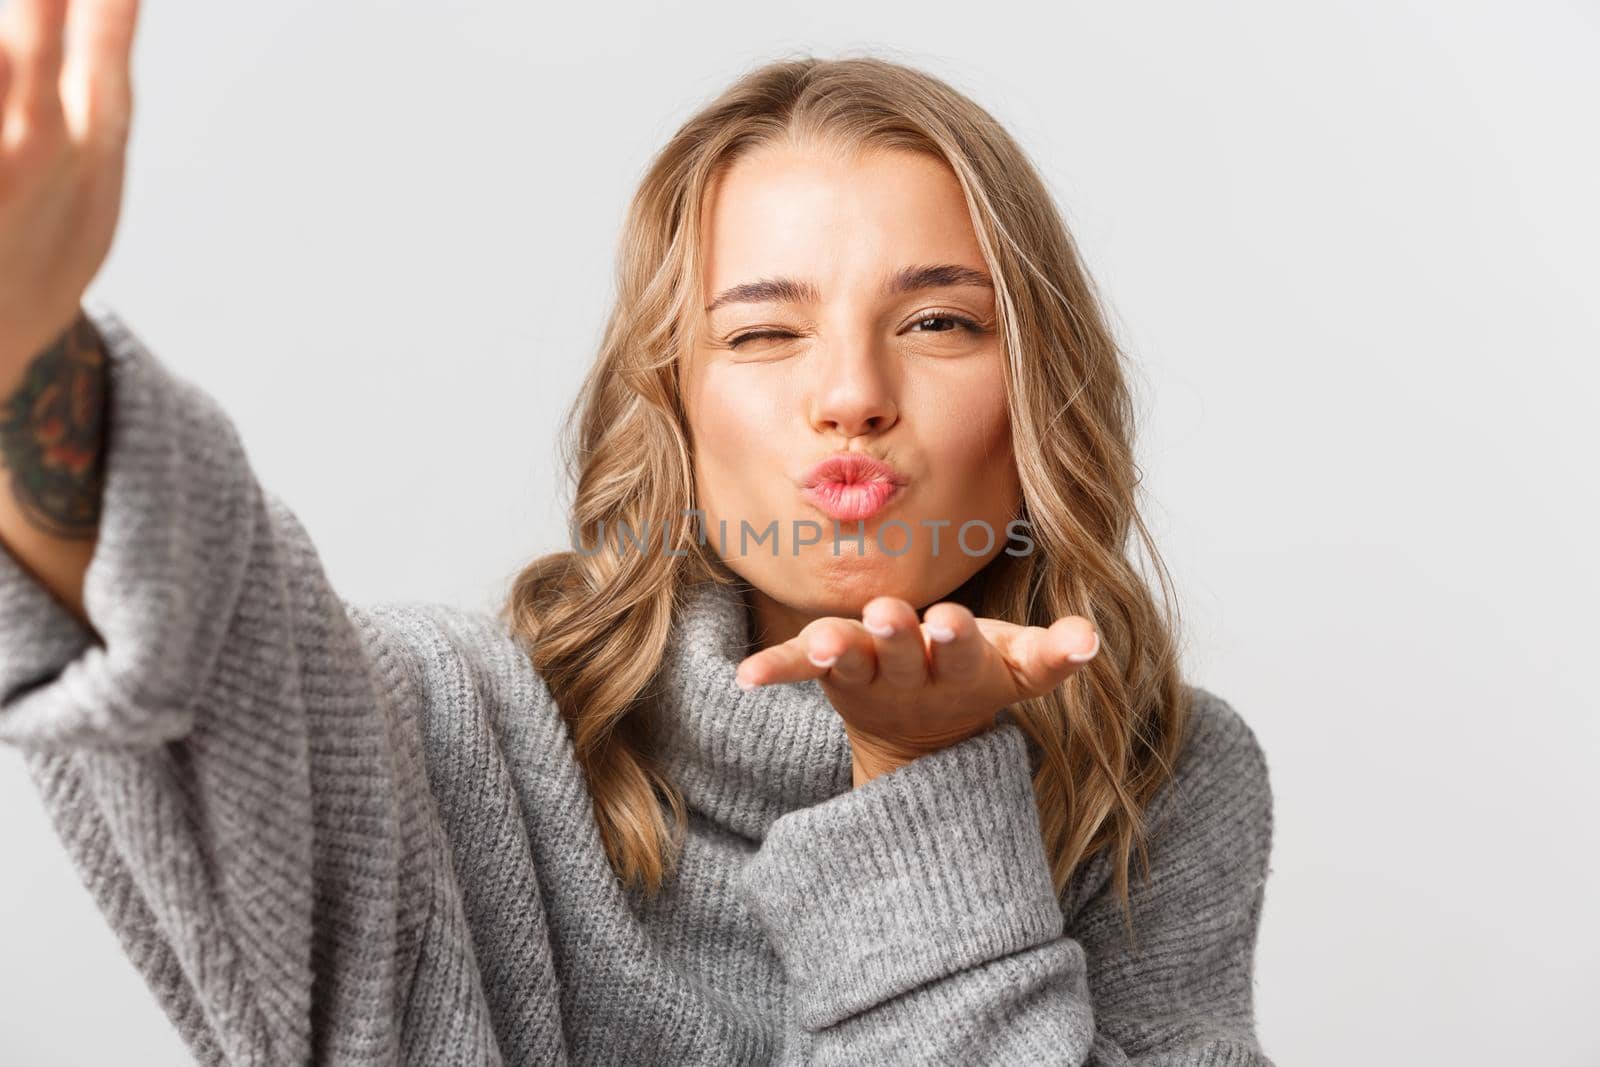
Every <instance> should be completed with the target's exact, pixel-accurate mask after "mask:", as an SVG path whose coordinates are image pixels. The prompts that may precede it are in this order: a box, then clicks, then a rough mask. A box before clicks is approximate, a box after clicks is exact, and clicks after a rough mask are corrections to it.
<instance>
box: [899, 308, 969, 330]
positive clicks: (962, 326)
mask: <svg viewBox="0 0 1600 1067" xmlns="http://www.w3.org/2000/svg"><path fill="white" fill-rule="evenodd" d="M930 322H938V323H944V324H945V325H944V326H942V327H939V328H936V329H932V330H918V331H917V332H918V333H950V332H952V331H955V330H962V331H965V332H967V333H982V332H983V329H982V327H980V326H979V325H978V323H977V320H975V319H970V318H968V317H967V316H965V315H958V314H956V313H955V312H953V311H934V312H930V313H928V314H926V315H923V316H922V317H921V318H919V319H917V320H916V321H915V322H914V323H912V325H913V326H923V325H925V324H927V323H930Z"/></svg>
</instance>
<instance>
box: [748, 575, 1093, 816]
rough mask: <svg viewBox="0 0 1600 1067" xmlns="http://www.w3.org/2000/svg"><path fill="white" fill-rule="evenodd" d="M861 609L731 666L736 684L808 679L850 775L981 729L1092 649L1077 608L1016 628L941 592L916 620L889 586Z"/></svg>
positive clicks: (860, 776)
mask: <svg viewBox="0 0 1600 1067" xmlns="http://www.w3.org/2000/svg"><path fill="white" fill-rule="evenodd" d="M861 615H862V617H861V619H860V620H856V619H847V618H840V617H837V616H828V617H825V618H820V619H815V620H813V621H812V622H810V623H808V624H807V625H806V627H805V628H804V629H803V630H801V631H800V633H798V634H796V635H795V636H794V637H793V638H791V639H789V640H788V641H785V642H783V643H782V644H779V645H774V646H773V647H771V648H767V649H763V650H762V651H760V652H757V653H755V654H754V655H752V656H749V657H747V658H746V659H745V660H744V661H743V662H742V663H740V664H739V670H738V673H737V680H738V682H739V684H740V685H741V686H743V687H745V688H754V687H755V686H760V685H773V684H779V683H786V682H799V681H805V680H806V679H808V678H816V679H818V680H819V681H820V683H821V685H822V688H823V691H824V692H825V693H826V694H827V696H828V700H829V702H830V703H831V704H832V705H833V707H834V709H835V710H836V711H837V712H838V713H839V715H840V717H841V718H842V719H843V720H844V725H845V730H846V732H847V733H848V735H849V737H850V743H851V747H852V750H853V752H854V754H855V762H856V780H857V784H858V785H859V784H860V783H861V782H862V781H863V780H864V779H866V778H871V777H874V776H875V775H877V774H881V773H887V772H888V771H890V770H893V769H894V768H895V767H897V766H900V765H902V764H904V763H907V762H909V761H910V760H912V759H915V758H916V757H917V756H920V755H925V754H927V753H929V752H934V751H938V750H939V749H941V748H945V747H947V746H949V745H952V744H955V743H956V742H958V741H961V740H963V739H965V738H968V737H971V736H973V735H974V734H977V733H981V732H982V731H984V730H986V729H989V728H990V727H992V726H993V725H994V719H995V715H996V713H998V712H999V711H1000V710H1001V709H1002V708H1005V707H1007V706H1008V705H1010V704H1014V703H1016V702H1018V701H1021V700H1026V699H1029V698H1031V697H1036V696H1041V695H1043V694H1045V693H1048V692H1050V691H1052V690H1054V689H1055V688H1056V687H1057V686H1059V685H1061V684H1062V683H1063V682H1065V681H1066V680H1067V679H1068V678H1069V677H1071V675H1072V674H1073V673H1074V672H1075V671H1077V670H1078V669H1079V668H1080V667H1081V666H1082V665H1083V664H1084V663H1086V662H1088V661H1089V660H1090V659H1092V658H1093V657H1094V655H1095V653H1096V652H1098V651H1099V647H1100V635H1099V632H1098V631H1097V630H1096V629H1095V628H1094V624H1093V623H1092V622H1090V621H1089V620H1088V619H1086V618H1084V617H1082V616H1080V615H1068V616H1065V617H1063V618H1060V619H1057V620H1056V621H1055V622H1054V623H1052V624H1051V625H1050V626H1048V627H1042V626H1019V625H1017V624H1015V623H1010V622H1005V621H1002V620H1000V619H988V618H978V617H977V616H975V615H973V613H972V612H971V611H970V610H969V609H967V608H966V607H964V606H962V605H961V604H957V603H954V602H950V601H946V602H942V603H939V604H935V605H933V606H932V607H930V608H928V610H927V611H926V612H925V613H924V617H923V619H922V620H921V621H920V622H919V620H918V618H917V612H916V609H915V608H914V607H912V606H911V604H910V603H908V602H907V601H905V600H901V599H899V598H897V597H889V596H881V597H876V598H874V599H873V600H871V601H870V602H868V604H867V605H866V606H865V607H864V608H863V609H862V613H861Z"/></svg>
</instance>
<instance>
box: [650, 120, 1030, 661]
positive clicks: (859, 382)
mask: <svg viewBox="0 0 1600 1067" xmlns="http://www.w3.org/2000/svg"><path fill="white" fill-rule="evenodd" d="M702 207H703V212H702V217H703V219H704V220H705V228H704V237H703V242H704V243H703V245H702V253H703V256H704V260H703V262H704V264H705V267H704V278H703V296H704V299H703V301H702V302H701V307H702V308H709V309H710V310H708V311H705V312H704V318H703V319H702V322H701V334H702V336H701V338H700V340H699V342H698V344H697V345H696V346H695V348H694V350H693V351H692V352H690V353H688V354H687V355H686V357H685V361H684V364H683V366H682V368H681V371H682V386H683V392H684V398H685V402H686V408H687V416H688V421H689V430H690V437H691V443H692V448H693V454H694V464H695V481H696V490H697V493H698V503H699V506H700V508H701V510H703V511H704V512H705V527H704V529H705V534H706V537H707V539H708V541H709V547H710V548H711V550H712V551H713V552H715V553H716V554H717V555H718V556H719V557H720V558H721V559H722V560H723V561H724V563H726V565H727V566H728V568H729V569H730V570H732V571H734V572H735V573H736V574H738V575H739V576H740V577H741V578H743V579H745V580H746V581H748V582H749V583H750V584H751V585H752V586H753V587H754V589H755V591H756V592H755V603H754V608H755V614H756V621H757V626H758V629H759V631H760V639H759V641H758V646H759V647H767V646H769V645H771V644H775V643H777V642H780V641H783V640H787V639H788V638H789V637H792V636H794V635H795V634H796V633H798V632H799V631H800V629H801V628H802V627H803V626H804V625H805V624H806V623H807V622H809V621H810V620H811V619H814V618H817V617H819V616H822V615H841V616H845V617H859V615H860V611H861V609H862V608H863V607H864V606H865V605H866V603H867V602H868V601H869V600H871V599H872V598H873V597H875V596H881V595H888V596H896V597H901V598H903V599H905V600H907V601H909V602H910V603H911V604H912V605H913V606H914V607H917V608H918V609H921V608H923V607H926V606H927V605H929V604H932V603H935V602H937V601H938V600H940V599H943V598H945V597H946V595H947V594H949V593H950V592H952V591H954V590H955V589H956V588H957V587H959V586H960V585H961V584H962V583H963V582H965V581H966V580H967V579H968V578H970V577H971V576H972V575H973V574H975V573H976V572H977V571H979V570H980V569H982V567H983V566H984V565H985V564H987V563H988V562H989V561H990V560H992V559H994V558H995V557H996V556H998V555H999V554H1000V553H1001V552H1003V551H1004V550H1005V549H1006V547H1007V545H1008V541H1007V523H1009V522H1010V521H1011V520H1012V519H1013V518H1014V517H1015V516H1016V515H1017V512H1018V508H1019V506H1020V500H1021V488H1020V484H1019V481H1018V478H1017V472H1016V462H1015V459H1014V457H1013V454H1012V447H1011V431H1010V420H1009V417H1008V412H1007V408H1006V386H1005V369H1004V358H1005V357H1004V346H1003V343H1002V340H1001V338H1000V337H999V335H998V334H997V332H996V329H995V294H994V290H993V288H992V286H991V285H989V284H987V281H988V278H989V275H988V269H987V267H986V265H985V263H984V260H983V255H982V253H981V250H980V248H979V245H978V240H977V236H976V234H975V233H974V231H973V228H972V223H971V220H970V218H969V215H968V211H967V206H966V201H965V199H964V197H963V195H962V191H961V186H960V184H959V183H958V181H957V179H956V176H955V174H954V173H953V172H952V171H951V170H950V169H949V167H948V165H946V164H945V163H944V162H943V161H941V160H937V159H934V158H932V157H930V156H926V155H923V154H921V153H914V152H909V151H901V150H890V151H876V152H873V153H871V154H867V155H862V156H859V157H856V158H838V157H837V156H835V155H833V154H829V153H825V152H822V151H816V150H806V149H800V148H795V147H792V146H783V147H777V146H772V147H768V148H764V149H762V150H760V151H758V152H756V153H753V154H751V155H748V156H746V157H744V158H742V159H740V160H739V161H738V162H737V163H735V164H734V165H733V166H732V167H731V168H730V169H729V170H728V171H726V172H725V173H724V174H723V175H722V176H721V178H720V179H719V180H718V181H717V182H715V183H714V184H713V185H712V186H711V187H710V188H709V189H708V190H707V192H706V199H705V202H704V204H703V205H702ZM925 268H936V269H934V270H927V269H925ZM756 283H761V284H756ZM845 455H849V456H850V458H852V459H860V458H862V457H866V458H869V459H870V460H875V461H878V462H879V463H881V464H882V465H883V466H879V467H876V468H875V469H874V467H873V465H872V464H871V463H868V464H865V465H862V466H859V467H856V468H854V469H850V468H848V467H847V468H844V469H835V470H834V471H832V472H831V474H830V473H828V472H827V471H823V472H822V474H823V478H822V480H821V481H820V482H818V483H817V484H816V485H814V486H813V487H811V488H809V489H808V488H806V485H807V483H809V482H813V481H814V480H815V478H816V475H817V473H818V472H817V471H816V470H815V468H816V466H817V465H818V464H819V463H820V462H821V461H824V460H827V459H828V458H829V457H835V456H845ZM873 483H876V484H873ZM973 520H979V522H973ZM774 522H775V523H776V526H775V527H772V524H773V523H774ZM742 523H747V524H748V532H746V531H745V528H744V527H742V526H741V524H742ZM964 523H967V524H970V525H969V527H968V529H967V530H966V533H965V535H964V541H958V539H957V535H958V532H959V531H961V529H962V526H963V524H964ZM980 523H981V524H980ZM769 527H772V529H771V530H770V531H769ZM724 531H725V532H724ZM763 534H766V535H767V536H766V539H765V540H764V541H758V540H757V538H758V537H759V536H761V535H763ZM936 535H937V545H935V536H936ZM741 541H742V543H741ZM807 541H814V542H815V543H812V544H806V543H804V542H807ZM1010 544H1011V545H1012V546H1013V547H1015V545H1016V542H1010ZM836 545H837V551H836ZM774 549H776V551H774Z"/></svg>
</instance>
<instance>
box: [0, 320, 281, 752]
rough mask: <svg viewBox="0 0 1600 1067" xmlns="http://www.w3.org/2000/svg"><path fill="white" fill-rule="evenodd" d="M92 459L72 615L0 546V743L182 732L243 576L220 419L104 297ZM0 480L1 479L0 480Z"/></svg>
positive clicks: (240, 462)
mask: <svg viewBox="0 0 1600 1067" xmlns="http://www.w3.org/2000/svg"><path fill="white" fill-rule="evenodd" d="M83 310H84V312H85V313H86V314H87V315H88V316H89V317H90V319H91V321H92V322H93V323H94V325H95V327H96V329H97V330H99V332H100V335H101V337H102V339H103V341H104V344H105V351H106V355H107V364H106V374H107V386H108V396H107V400H106V404H107V409H106V428H105V441H104V446H103V447H104V449H105V474H104V480H103V484H102V506H101V515H100V523H99V530H98V539H97V541H96V544H95V550H94V555H93V557H92V558H91V559H90V561H89V566H88V570H87V571H86V572H85V574H84V589H83V599H84V611H85V613H86V614H87V615H88V617H89V619H90V621H91V622H92V623H93V624H94V630H98V631H99V633H100V635H101V636H102V638H103V639H104V644H101V643H99V642H97V641H95V639H94V631H92V630H90V629H89V628H88V627H86V626H84V625H83V623H82V622H80V621H79V620H78V619H77V617H76V616H74V615H73V614H72V613H71V611H70V610H69V609H68V608H67V606H66V605H65V604H63V603H61V602H60V601H58V600H57V599H56V597H55V595H54V594H53V593H51V592H50V591H49V590H48V589H47V588H46V587H45V586H44V585H43V584H42V583H40V582H39V581H38V580H37V579H36V578H35V577H34V576H33V575H32V574H30V573H28V571H27V570H26V569H25V568H24V567H23V566H22V564H21V562H20V561H18V560H17V559H16V558H15V557H14V556H12V555H11V554H10V552H9V550H4V549H0V552H4V553H5V555H6V556H7V558H6V559H4V560H0V637H3V640H0V742H5V743H10V744H15V745H19V746H22V747H31V748H52V747H62V746H88V747H95V748H106V749H126V748H143V747H147V746H151V745H156V744H160V743H162V742H166V741H171V740H174V739H176V738H179V737H181V736H183V735H184V734H186V733H187V732H188V730H189V729H190V727H191V726H192V724H193V719H194V709H193V707H192V706H191V703H192V700H191V697H192V695H193V694H194V693H195V692H196V691H197V689H198V687H199V685H200V684H201V683H202V682H203V681H204V679H206V678H207V677H209V675H210V672H211V668H212V665H213V663H214V662H215V660H216V657H217V654H218V652H219V649H220V647H221V644H222V641H223V633H224V629H225V626H224V624H225V623H227V622H228V621H229V619H230V618H231V615H232V611H233V608H234V605H235V603H236V601H237V600H238V597H239V594H240V591H241V589H242V587H243V584H244V577H245V569H246V564H247V563H248V560H249V554H250V550H251V547H252V541H253V537H254V534H253V527H252V525H251V524H252V522H254V521H256V520H257V519H258V515H257V512H258V511H259V508H260V506H261V500H260V497H259V494H258V492H257V490H256V485H255V482H254V476H253V474H252V473H251V471H250V468H249V465H248V462H247V460H246V459H245V456H244V452H243V448H242V446H241V445H240V442H239V439H238V436H237V433H236V431H235V429H234V426H233V423H232V421H231V420H230V419H229V418H228V416H227V414H226V413H225V412H224V411H222V409H221V408H220V407H219V406H218V405H217V403H216V402H215V401H214V400H213V399H212V398H211V397H210V395H209V394H207V393H205V392H204V391H203V390H201V389H200V388H199V387H198V386H196V385H194V384H192V383H191V382H189V381H188V380H187V379H185V378H182V377H180V376H178V375H177V374H175V373H173V372H172V371H171V370H169V369H168V367H167V366H166V365H165V364H164V363H162V362H161V361H160V360H158V359H157V358H156V357H155V355H154V354H153V353H151V352H150V351H149V349H147V348H146V347H145V346H144V344H143V343H142V342H141V341H140V339H139V338H138V337H137V336H136V335H135V334H134V333H133V332H132V331H131V330H130V329H129V328H128V326H127V324H126V323H124V322H123V321H122V319H121V318H120V317H119V316H118V315H117V314H116V313H115V312H114V311H113V310H112V309H111V308H110V306H109V305H107V304H105V303H103V302H101V301H99V300H97V299H94V298H87V299H85V301H84V302H83ZM0 491H3V490H0Z"/></svg>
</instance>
